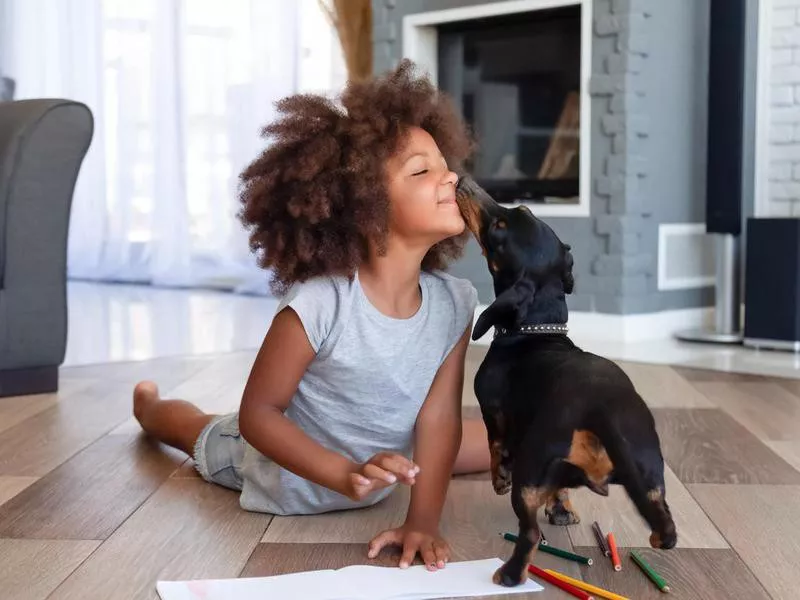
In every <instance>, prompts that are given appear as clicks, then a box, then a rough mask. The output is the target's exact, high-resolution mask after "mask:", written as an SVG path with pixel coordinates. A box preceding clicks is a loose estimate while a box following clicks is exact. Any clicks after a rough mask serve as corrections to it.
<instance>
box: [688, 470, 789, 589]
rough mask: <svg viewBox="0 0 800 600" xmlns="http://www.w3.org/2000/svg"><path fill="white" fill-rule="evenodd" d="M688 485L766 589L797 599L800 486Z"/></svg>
mask: <svg viewBox="0 0 800 600" xmlns="http://www.w3.org/2000/svg"><path fill="white" fill-rule="evenodd" d="M688 487H689V491H690V492H691V493H692V495H693V496H694V497H695V499H697V501H698V502H699V503H700V505H701V506H702V507H703V509H704V510H705V511H706V512H707V513H708V515H709V516H710V517H711V519H712V520H713V521H714V522H715V523H716V524H717V526H718V527H719V528H720V530H721V531H722V533H723V535H724V536H725V537H726V538H727V540H728V541H729V542H730V544H731V546H732V547H733V549H734V550H736V552H738V554H739V556H741V558H742V560H743V561H744V562H745V563H746V564H747V566H748V567H750V569H751V570H752V571H753V573H754V574H755V575H756V577H758V579H759V581H761V583H762V584H763V585H764V587H765V588H766V589H767V591H768V592H769V593H770V594H772V596H773V597H774V598H795V597H796V596H797V590H798V588H800V570H798V569H797V561H798V556H800V486H771V485H737V486H726V485H690V486H688ZM740 597H745V598H746V597H747V596H745V595H742V596H740Z"/></svg>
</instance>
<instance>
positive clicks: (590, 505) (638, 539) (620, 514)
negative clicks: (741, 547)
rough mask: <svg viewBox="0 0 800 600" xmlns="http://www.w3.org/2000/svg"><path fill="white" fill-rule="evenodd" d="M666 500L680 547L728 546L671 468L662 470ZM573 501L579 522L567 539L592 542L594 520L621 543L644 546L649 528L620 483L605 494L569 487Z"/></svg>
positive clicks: (625, 545)
mask: <svg viewBox="0 0 800 600" xmlns="http://www.w3.org/2000/svg"><path fill="white" fill-rule="evenodd" d="M664 475H665V477H664V478H665V480H666V487H667V502H668V503H669V507H670V510H671V511H672V516H673V518H674V519H675V525H676V527H677V530H678V547H679V548H728V547H729V546H728V543H727V542H726V541H725V538H724V537H722V535H721V534H720V532H719V531H718V530H717V528H716V527H715V526H714V524H713V523H712V522H711V521H710V520H709V519H708V517H707V516H706V514H705V512H703V509H702V508H701V507H700V506H699V505H698V504H697V502H696V501H695V499H694V498H692V495H691V494H690V493H689V491H688V490H687V489H686V488H685V487H684V485H683V484H682V483H681V482H680V481H679V480H678V478H677V477H676V476H675V474H674V473H673V472H672V469H670V468H669V467H667V469H666V471H665V474H664ZM570 497H571V499H572V505H573V507H574V508H575V510H576V511H577V512H578V514H579V515H580V517H581V523H580V524H579V525H576V526H575V527H570V539H571V540H572V543H573V544H574V545H576V546H592V545H594V543H595V540H594V535H593V534H592V530H591V525H592V523H593V522H594V521H597V522H598V523H599V524H600V526H601V527H602V529H603V531H605V532H608V531H613V532H614V537H615V538H616V540H617V544H618V545H619V546H621V547H634V548H636V547H645V548H646V547H647V546H648V545H649V541H648V539H649V537H650V530H649V528H648V527H647V524H646V523H645V522H644V520H643V519H642V517H641V516H640V515H639V513H638V512H637V510H636V508H635V507H634V506H633V503H632V502H631V500H630V499H629V498H628V496H627V494H626V493H625V490H624V489H623V488H622V486H618V485H613V486H611V489H610V494H609V496H608V497H607V498H603V497H602V496H598V495H597V494H595V493H593V492H591V491H589V490H588V489H586V488H581V489H578V490H572V492H571V494H570Z"/></svg>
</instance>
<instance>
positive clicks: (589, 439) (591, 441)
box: [566, 429, 614, 485]
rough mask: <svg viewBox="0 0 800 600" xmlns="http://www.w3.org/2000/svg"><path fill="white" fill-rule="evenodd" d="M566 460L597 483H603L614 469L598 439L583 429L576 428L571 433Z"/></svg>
mask: <svg viewBox="0 0 800 600" xmlns="http://www.w3.org/2000/svg"><path fill="white" fill-rule="evenodd" d="M566 460H567V462H569V463H572V464H573V465H575V466H576V467H578V468H579V469H581V470H582V471H583V472H584V473H586V476H587V477H588V478H589V479H590V480H591V481H592V482H594V483H596V484H597V485H603V484H604V483H605V482H606V481H607V480H608V476H609V474H610V473H611V471H613V470H614V465H613V464H612V463H611V459H610V458H609V457H608V453H607V452H606V449H605V448H604V447H603V445H602V444H601V443H600V440H598V439H597V436H596V435H594V434H593V433H591V432H590V431H586V430H584V429H576V430H575V431H574V432H573V433H572V444H571V445H570V448H569V455H568V456H567V458H566Z"/></svg>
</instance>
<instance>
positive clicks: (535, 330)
mask: <svg viewBox="0 0 800 600" xmlns="http://www.w3.org/2000/svg"><path fill="white" fill-rule="evenodd" d="M568 332H569V328H568V327H567V325H566V324H565V323H547V324H537V325H521V326H520V327H519V328H518V329H506V328H505V327H497V328H495V337H497V336H498V335H512V334H526V335H546V334H550V335H559V334H560V335H567V333H568Z"/></svg>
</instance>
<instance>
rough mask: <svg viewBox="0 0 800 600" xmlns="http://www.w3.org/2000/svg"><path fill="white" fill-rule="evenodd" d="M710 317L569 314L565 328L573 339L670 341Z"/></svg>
mask: <svg viewBox="0 0 800 600" xmlns="http://www.w3.org/2000/svg"><path fill="white" fill-rule="evenodd" d="M485 309H486V305H479V306H478V308H477V309H476V310H475V319H476V320H477V318H478V316H479V315H480V314H481V313H482V312H483V311H484V310H485ZM713 317H714V309H713V308H686V309H680V310H665V311H661V312H657V313H645V314H636V315H610V314H604V313H596V312H582V311H571V312H570V314H569V329H570V336H571V337H573V339H576V340H602V341H606V342H625V343H630V342H641V341H645V340H658V339H666V338H670V337H672V336H673V335H674V334H675V333H676V332H678V331H681V330H684V329H693V328H696V327H702V326H706V325H710V324H711V323H712V322H713ZM493 335H494V330H493V329H490V330H489V331H488V332H487V333H486V335H484V336H483V337H482V338H480V339H479V340H477V341H475V342H473V343H474V344H478V345H481V346H488V345H489V344H490V343H491V341H492V337H493Z"/></svg>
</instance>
